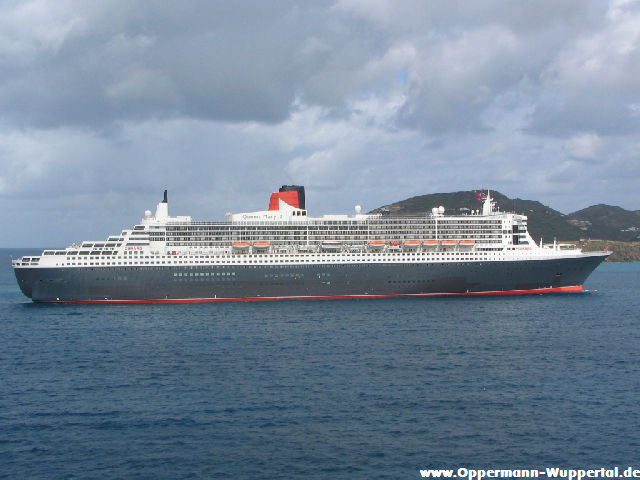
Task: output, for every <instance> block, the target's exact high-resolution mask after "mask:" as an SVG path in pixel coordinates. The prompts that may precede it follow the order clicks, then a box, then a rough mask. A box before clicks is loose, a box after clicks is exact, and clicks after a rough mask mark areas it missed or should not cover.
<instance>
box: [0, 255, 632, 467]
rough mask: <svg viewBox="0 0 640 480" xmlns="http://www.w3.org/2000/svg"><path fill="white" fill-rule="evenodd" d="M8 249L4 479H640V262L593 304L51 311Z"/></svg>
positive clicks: (598, 290)
mask: <svg viewBox="0 0 640 480" xmlns="http://www.w3.org/2000/svg"><path fill="white" fill-rule="evenodd" d="M38 252H39V250H38V251H29V250H21V251H19V250H6V249H5V250H1V251H0V478H3V479H4V478H7V479H111V478H113V479H198V478H203V479H418V478H421V473H420V470H423V469H431V468H433V469H445V468H452V469H455V470H454V472H456V471H458V470H457V469H459V468H466V469H497V468H513V469H528V468H541V469H544V468H546V467H564V468H576V469H586V468H602V467H607V468H609V467H613V466H619V467H620V468H621V470H620V471H622V469H624V468H627V467H628V466H634V467H635V468H640V264H638V263H606V264H603V265H601V266H600V267H598V269H597V270H596V271H595V272H594V273H593V274H592V276H591V277H590V278H589V279H588V280H587V282H586V284H585V289H586V291H585V292H584V293H582V294H554V295H526V296H514V297H456V298H416V299H411V298H398V299H375V300H374V299H371V300H316V301H275V302H239V303H209V304H185V305H181V304H177V305H153V304H151V305H40V304H33V303H31V302H30V301H29V300H28V299H27V298H25V297H24V296H23V295H22V294H21V292H20V290H19V289H18V287H17V284H16V281H15V277H14V275H13V272H12V269H11V266H10V257H11V256H13V257H17V256H20V255H23V254H31V253H38Z"/></svg>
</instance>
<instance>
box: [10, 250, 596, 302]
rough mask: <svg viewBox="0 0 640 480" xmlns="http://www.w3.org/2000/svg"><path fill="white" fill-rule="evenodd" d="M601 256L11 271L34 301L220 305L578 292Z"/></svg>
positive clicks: (27, 269) (18, 269) (24, 269)
mask: <svg viewBox="0 0 640 480" xmlns="http://www.w3.org/2000/svg"><path fill="white" fill-rule="evenodd" d="M605 258H606V256H605V255H581V256H578V257H569V258H555V259H548V260H527V261H494V262H491V261H482V262H447V263H388V264H384V263H367V264H363V263H361V264H339V263H327V264H306V265H286V264H283V265H198V266H181V267H178V266H153V267H131V266H127V267H124V266H123V267H119V266H118V267H95V268H86V267H85V268H16V269H15V273H16V277H17V280H18V285H19V286H20V288H21V290H22V292H23V293H24V294H25V295H26V296H27V297H29V298H31V299H32V300H33V301H34V302H146V301H151V302H153V301H157V302H162V301H216V300H219V301H223V300H261V299H264V300H267V299H280V298H283V299H284V298H341V297H386V296H403V295H439V294H492V293H493V294H500V293H534V292H538V291H549V292H554V291H579V289H577V288H575V287H579V286H581V285H582V284H583V283H584V281H585V280H586V278H587V277H588V276H589V275H590V274H591V272H593V270H594V269H595V268H596V267H597V266H598V265H599V264H600V263H601V262H602V261H603V260H604V259H605Z"/></svg>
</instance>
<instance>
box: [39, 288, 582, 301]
mask: <svg viewBox="0 0 640 480" xmlns="http://www.w3.org/2000/svg"><path fill="white" fill-rule="evenodd" d="M583 290H584V288H583V286H582V285H574V286H570V287H548V288H534V289H530V290H500V291H493V292H462V293H403V294H393V295H326V296H325V295H317V296H301V297H246V298H159V299H149V300H57V301H56V300H54V301H52V302H51V303H110V304H132V303H208V302H266V301H272V300H337V299H349V298H396V297H445V296H478V295H532V294H539V293H579V292H582V291H583Z"/></svg>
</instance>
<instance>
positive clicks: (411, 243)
mask: <svg viewBox="0 0 640 480" xmlns="http://www.w3.org/2000/svg"><path fill="white" fill-rule="evenodd" d="M421 243H422V242H421V241H420V240H405V242H404V246H405V247H419V246H420V244H421Z"/></svg>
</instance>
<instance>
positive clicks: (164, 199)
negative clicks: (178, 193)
mask: <svg viewBox="0 0 640 480" xmlns="http://www.w3.org/2000/svg"><path fill="white" fill-rule="evenodd" d="M162 203H167V191H166V190H165V191H164V198H163V199H162Z"/></svg>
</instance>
